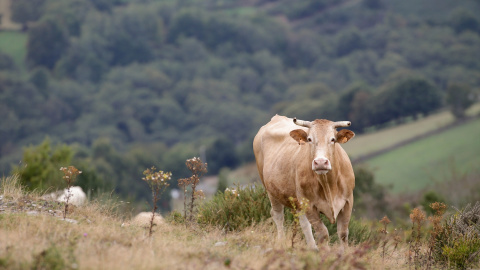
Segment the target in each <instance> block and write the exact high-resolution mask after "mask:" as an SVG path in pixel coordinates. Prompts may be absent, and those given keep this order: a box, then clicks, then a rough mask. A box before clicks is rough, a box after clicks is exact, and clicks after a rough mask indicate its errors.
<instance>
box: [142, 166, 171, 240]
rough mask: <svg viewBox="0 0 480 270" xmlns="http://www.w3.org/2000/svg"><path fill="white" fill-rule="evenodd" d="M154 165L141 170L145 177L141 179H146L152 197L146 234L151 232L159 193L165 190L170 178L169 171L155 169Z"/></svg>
mask: <svg viewBox="0 0 480 270" xmlns="http://www.w3.org/2000/svg"><path fill="white" fill-rule="evenodd" d="M156 170H157V169H156V168H155V167H152V168H150V169H146V170H145V171H144V172H143V175H145V177H143V178H142V180H144V181H146V182H147V183H148V185H149V186H150V189H151V190H152V197H153V205H152V218H151V220H150V228H149V232H148V236H152V233H153V221H154V218H155V212H156V211H157V208H158V207H157V202H158V200H159V199H160V196H161V194H162V193H163V192H164V191H165V189H166V188H167V187H168V186H169V185H170V184H169V183H168V181H169V180H170V179H172V173H171V172H164V171H156Z"/></svg>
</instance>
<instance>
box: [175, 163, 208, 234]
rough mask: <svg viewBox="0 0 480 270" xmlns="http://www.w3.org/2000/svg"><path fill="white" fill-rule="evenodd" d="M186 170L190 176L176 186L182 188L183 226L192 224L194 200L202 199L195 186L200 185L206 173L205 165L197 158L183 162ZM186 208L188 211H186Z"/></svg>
mask: <svg viewBox="0 0 480 270" xmlns="http://www.w3.org/2000/svg"><path fill="white" fill-rule="evenodd" d="M185 164H186V165H187V168H188V169H189V170H190V171H191V172H192V176H190V177H188V178H182V179H179V180H178V185H179V186H180V187H182V188H183V195H184V196H183V213H184V218H185V226H188V224H189V223H190V224H191V223H192V222H193V217H194V208H195V200H197V199H201V198H204V197H205V195H204V194H203V191H202V190H198V191H197V185H198V183H200V177H201V176H202V175H204V174H205V173H206V172H207V163H203V162H202V160H201V159H200V158H198V157H194V158H191V159H187V161H186V162H185ZM189 186H190V187H191V196H190V202H189V203H188V204H187V188H188V187H189ZM187 208H188V211H187Z"/></svg>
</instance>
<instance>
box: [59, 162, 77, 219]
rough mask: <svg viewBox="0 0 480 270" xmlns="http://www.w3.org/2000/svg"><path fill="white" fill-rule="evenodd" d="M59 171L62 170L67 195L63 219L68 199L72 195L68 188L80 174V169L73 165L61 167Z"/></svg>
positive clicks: (65, 214)
mask: <svg viewBox="0 0 480 270" xmlns="http://www.w3.org/2000/svg"><path fill="white" fill-rule="evenodd" d="M60 171H62V172H63V174H64V175H63V177H62V178H63V179H64V180H65V181H66V182H67V196H66V200H65V209H64V211H63V219H65V218H66V217H67V213H68V201H69V200H70V197H72V195H73V194H72V192H71V191H70V188H71V187H72V184H73V183H74V182H75V180H76V179H77V176H78V175H80V174H81V173H82V171H79V170H78V169H77V168H75V167H74V166H68V167H61V168H60Z"/></svg>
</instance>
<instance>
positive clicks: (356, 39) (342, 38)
mask: <svg viewBox="0 0 480 270" xmlns="http://www.w3.org/2000/svg"><path fill="white" fill-rule="evenodd" d="M336 43H337V46H336V53H337V56H338V57H342V56H345V55H348V54H350V53H351V52H353V51H355V50H360V49H363V47H364V45H365V44H364V41H363V37H362V36H361V35H360V33H359V32H358V30H356V29H349V30H345V31H342V32H341V33H340V34H339V35H338V37H337V42H336Z"/></svg>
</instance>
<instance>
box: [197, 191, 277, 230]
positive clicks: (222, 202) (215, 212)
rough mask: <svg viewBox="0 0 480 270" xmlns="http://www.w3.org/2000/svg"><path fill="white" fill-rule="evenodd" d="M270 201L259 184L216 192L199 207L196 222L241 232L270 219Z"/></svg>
mask: <svg viewBox="0 0 480 270" xmlns="http://www.w3.org/2000/svg"><path fill="white" fill-rule="evenodd" d="M270 209H271V206H270V201H269V200H268V196H267V194H266V192H265V189H264V187H263V186H262V185H260V184H255V185H251V186H248V187H245V188H241V187H239V186H237V187H236V189H227V190H225V193H222V192H218V193H217V194H216V195H215V196H214V197H213V199H212V200H210V201H207V202H205V203H203V204H202V205H200V206H199V210H198V212H199V217H198V222H199V223H200V224H210V225H215V226H221V227H225V228H226V229H228V230H241V229H244V228H246V227H248V226H250V225H252V224H255V223H260V222H262V221H264V220H266V219H268V218H269V217H270Z"/></svg>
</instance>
